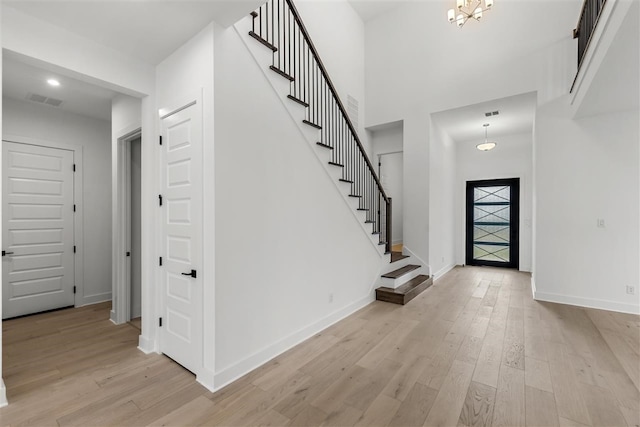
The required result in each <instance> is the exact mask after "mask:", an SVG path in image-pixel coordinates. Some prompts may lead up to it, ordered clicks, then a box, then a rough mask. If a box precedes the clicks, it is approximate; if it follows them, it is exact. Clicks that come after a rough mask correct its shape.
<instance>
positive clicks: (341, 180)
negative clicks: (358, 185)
mask: <svg viewBox="0 0 640 427" xmlns="http://www.w3.org/2000/svg"><path fill="white" fill-rule="evenodd" d="M340 182H348V183H349V184H353V181H351V180H349V179H344V178H340Z"/></svg>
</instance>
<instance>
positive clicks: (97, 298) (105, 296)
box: [78, 292, 111, 307]
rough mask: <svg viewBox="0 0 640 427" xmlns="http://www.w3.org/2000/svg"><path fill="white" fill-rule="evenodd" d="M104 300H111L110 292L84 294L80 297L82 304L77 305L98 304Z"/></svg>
mask: <svg viewBox="0 0 640 427" xmlns="http://www.w3.org/2000/svg"><path fill="white" fill-rule="evenodd" d="M106 301H111V292H104V293H102V294H96V295H86V296H84V297H82V304H81V305H79V306H78V307H82V306H83V305H91V304H98V303H101V302H106Z"/></svg>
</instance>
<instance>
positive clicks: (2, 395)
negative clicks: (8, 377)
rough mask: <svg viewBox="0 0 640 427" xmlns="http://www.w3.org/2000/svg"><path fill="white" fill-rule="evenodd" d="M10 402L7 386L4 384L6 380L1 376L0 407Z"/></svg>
mask: <svg viewBox="0 0 640 427" xmlns="http://www.w3.org/2000/svg"><path fill="white" fill-rule="evenodd" d="M8 404H9V401H7V388H6V387H5V386H4V380H3V379H2V378H0V408H3V407H5V406H7V405H8Z"/></svg>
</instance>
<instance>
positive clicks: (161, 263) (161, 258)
mask: <svg viewBox="0 0 640 427" xmlns="http://www.w3.org/2000/svg"><path fill="white" fill-rule="evenodd" d="M159 260H160V267H162V257H160V258H159Z"/></svg>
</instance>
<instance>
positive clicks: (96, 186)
mask: <svg viewBox="0 0 640 427" xmlns="http://www.w3.org/2000/svg"><path fill="white" fill-rule="evenodd" d="M2 107H3V109H2V115H3V123H4V127H3V137H6V136H17V137H24V138H30V139H35V140H41V141H52V142H56V143H60V144H68V145H73V146H76V147H82V150H83V151H82V153H83V167H84V173H83V177H84V182H83V188H84V195H83V199H84V200H83V204H84V206H79V209H84V215H83V218H84V224H83V227H84V242H82V243H81V245H82V246H81V247H84V254H83V255H84V295H83V299H84V301H85V302H98V301H106V300H110V299H111V185H110V182H111V179H110V178H111V125H110V123H109V122H108V121H104V120H97V119H93V118H89V117H85V116H80V115H77V114H72V113H68V112H63V111H60V110H56V109H55V108H51V107H46V106H40V105H36V104H32V103H29V102H26V101H16V100H13V99H8V98H5V99H4V100H3V105H2Z"/></svg>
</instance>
